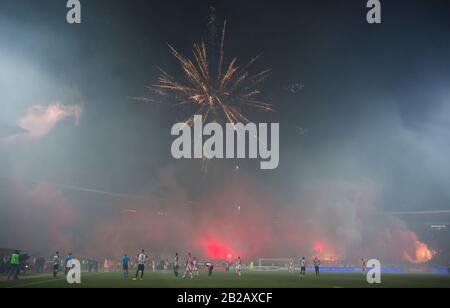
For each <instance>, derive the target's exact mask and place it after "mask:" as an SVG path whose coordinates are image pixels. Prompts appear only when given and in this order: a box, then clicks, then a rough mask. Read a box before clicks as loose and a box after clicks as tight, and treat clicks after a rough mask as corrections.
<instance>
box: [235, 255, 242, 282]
mask: <svg viewBox="0 0 450 308" xmlns="http://www.w3.org/2000/svg"><path fill="white" fill-rule="evenodd" d="M241 265H242V260H241V257H238V258H237V260H236V272H237V274H238V276H239V277H241Z"/></svg>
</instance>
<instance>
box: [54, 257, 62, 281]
mask: <svg viewBox="0 0 450 308" xmlns="http://www.w3.org/2000/svg"><path fill="white" fill-rule="evenodd" d="M60 262H61V259H60V257H59V252H56V254H55V256H54V257H53V278H56V276H57V275H58V271H59V263H60Z"/></svg>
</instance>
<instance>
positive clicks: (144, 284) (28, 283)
mask: <svg viewBox="0 0 450 308" xmlns="http://www.w3.org/2000/svg"><path fill="white" fill-rule="evenodd" d="M130 274H132V272H130ZM132 277H133V276H132V275H130V278H128V279H126V278H124V277H123V276H122V273H121V272H109V273H104V272H99V273H82V276H81V284H78V285H70V284H68V283H67V282H66V281H65V279H64V274H62V273H60V274H59V276H58V277H57V278H56V279H53V278H52V276H51V274H29V275H27V276H21V277H20V279H19V280H16V281H7V280H6V278H5V277H4V276H0V288H450V276H449V275H443V274H422V273H420V274H419V273H417V274H416V273H404V274H387V273H386V274H382V276H381V280H382V281H381V284H375V285H370V284H368V283H367V282H366V278H365V276H364V275H362V274H360V273H323V274H321V276H320V278H316V277H315V276H314V274H313V273H309V275H307V276H306V277H299V275H298V273H286V272H244V273H243V274H242V276H241V277H237V276H236V274H235V273H225V272H219V271H218V272H215V273H213V275H212V277H208V275H207V273H205V272H201V273H200V276H198V277H194V278H193V279H190V278H186V279H183V278H182V277H178V278H177V277H175V276H174V275H173V273H169V272H166V273H164V272H156V273H152V272H147V273H146V275H145V277H144V279H143V280H139V279H138V280H133V279H132Z"/></svg>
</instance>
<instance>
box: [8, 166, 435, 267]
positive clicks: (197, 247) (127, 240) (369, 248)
mask: <svg viewBox="0 0 450 308" xmlns="http://www.w3.org/2000/svg"><path fill="white" fill-rule="evenodd" d="M175 179H176V176H175V174H174V173H173V172H170V171H165V172H163V173H162V174H161V176H160V181H159V183H158V184H157V185H155V186H154V190H155V191H157V192H161V191H164V192H165V194H163V195H161V194H156V193H155V194H154V193H152V192H149V193H148V198H146V199H145V200H141V201H126V202H123V204H122V205H121V207H119V208H118V207H110V208H108V209H107V210H108V212H107V214H106V215H105V209H99V211H100V212H102V214H100V215H98V216H96V217H93V218H91V223H92V224H87V223H85V222H84V221H81V220H79V221H78V220H77V218H79V217H84V216H82V214H83V213H82V210H81V209H78V212H77V211H75V210H74V208H75V207H74V206H72V204H70V203H69V202H68V201H67V200H66V199H65V198H64V197H63V196H62V194H61V192H58V191H57V190H55V189H53V188H51V187H50V186H48V185H38V186H36V187H35V188H31V189H28V188H26V187H22V188H21V190H19V194H18V196H16V197H15V199H14V198H13V199H12V200H13V202H11V204H19V205H18V206H17V208H12V209H9V210H8V211H6V212H5V211H4V210H2V214H3V213H5V215H3V217H1V219H0V220H2V221H3V220H4V221H5V222H4V223H5V224H6V225H7V226H8V227H10V228H13V226H12V223H8V221H9V222H14V224H18V226H19V227H18V229H19V230H20V232H18V233H16V234H14V239H15V240H16V241H18V242H21V243H22V247H23V246H26V248H39V249H46V250H51V251H53V250H54V249H53V248H54V247H56V248H59V249H61V250H62V249H73V250H74V252H75V253H79V254H81V255H86V256H97V257H100V258H105V257H107V258H110V259H112V258H119V257H120V256H121V255H122V254H124V253H128V254H133V253H135V252H137V251H139V250H140V249H145V250H146V251H147V252H148V253H149V254H150V255H151V256H153V257H164V258H168V257H170V256H173V255H174V254H175V252H178V253H180V254H181V255H183V254H185V253H187V252H192V253H193V255H194V256H197V257H198V258H207V259H234V258H236V257H237V256H241V257H242V258H243V259H244V260H246V261H251V260H253V261H256V259H257V258H300V257H302V256H305V257H308V258H312V257H315V256H317V257H319V258H320V259H322V260H323V261H333V260H346V261H350V262H358V260H360V258H362V257H364V258H377V259H380V260H381V261H382V262H383V261H386V260H387V261H400V260H405V261H408V262H412V263H418V262H426V261H428V260H429V259H430V258H431V257H432V252H431V251H430V250H429V248H428V247H426V245H425V244H423V243H421V242H420V241H419V239H418V238H417V236H416V235H415V234H414V233H413V232H412V231H411V230H409V229H408V228H407V227H406V226H405V225H404V224H403V223H401V222H400V221H398V220H391V219H386V218H385V217H380V216H378V215H376V207H375V205H376V204H377V202H376V196H377V190H376V188H375V185H374V184H373V183H372V182H369V181H367V182H362V183H335V182H330V183H314V185H312V187H313V188H312V189H307V190H306V192H305V193H304V196H301V197H298V200H301V201H299V202H298V203H296V204H292V205H289V204H283V202H281V201H276V200H274V199H273V198H272V197H271V195H270V194H269V193H266V191H265V190H264V189H262V188H259V187H257V185H255V183H254V182H252V181H249V180H248V179H246V178H239V179H234V180H233V181H228V180H227V179H224V180H223V181H224V182H225V183H229V184H227V185H224V186H221V189H220V191H216V192H213V193H210V194H208V193H209V191H205V192H204V195H205V197H204V198H203V199H202V200H199V201H198V202H196V203H195V204H193V203H191V202H189V199H188V198H187V194H186V192H185V190H184V189H183V187H182V186H181V185H179V184H178V182H177V181H176V180H175ZM154 196H158V197H154ZM19 199H21V200H22V201H21V202H18V203H17V202H15V201H16V200H19ZM130 209H131V210H130ZM75 213H76V215H75ZM5 224H4V225H3V228H5ZM3 232H4V234H7V233H8V234H9V233H10V232H8V230H3ZM22 234H23V236H21V235H22ZM75 235H76V236H75ZM79 239H81V240H79ZM74 240H75V242H74ZM78 240H79V242H80V245H79V246H76V245H75V243H77V241H78ZM74 247H79V249H78V251H76V250H75V249H74ZM56 248H55V249H56Z"/></svg>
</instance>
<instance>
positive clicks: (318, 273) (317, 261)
mask: <svg viewBox="0 0 450 308" xmlns="http://www.w3.org/2000/svg"><path fill="white" fill-rule="evenodd" d="M319 267H320V260H319V259H318V258H317V257H315V258H314V270H315V271H316V277H319V275H320V271H319Z"/></svg>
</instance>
